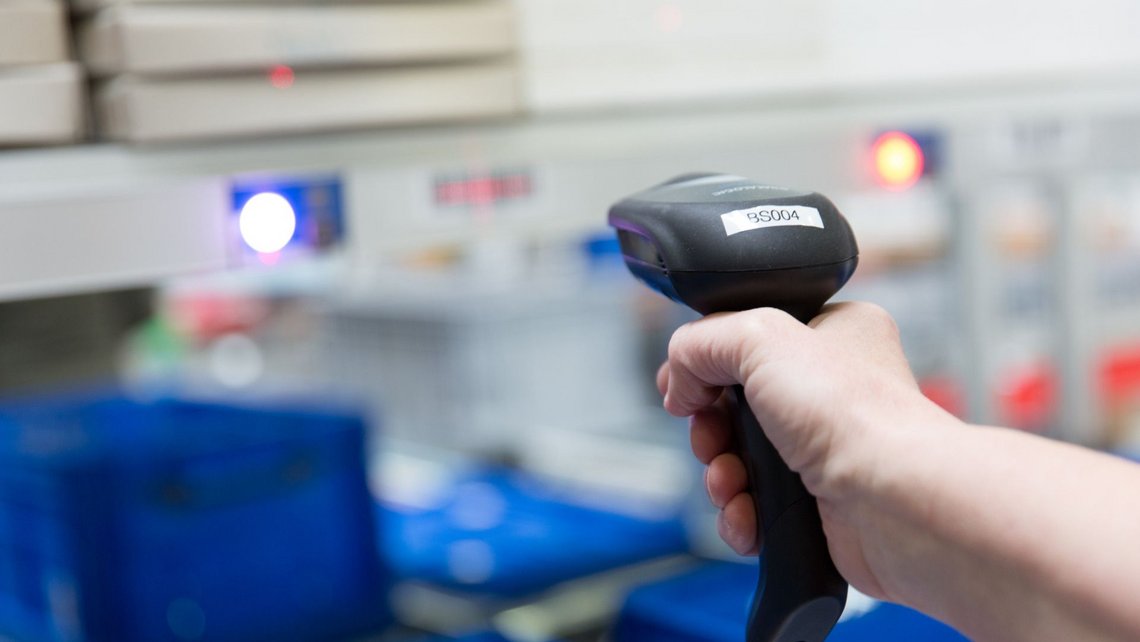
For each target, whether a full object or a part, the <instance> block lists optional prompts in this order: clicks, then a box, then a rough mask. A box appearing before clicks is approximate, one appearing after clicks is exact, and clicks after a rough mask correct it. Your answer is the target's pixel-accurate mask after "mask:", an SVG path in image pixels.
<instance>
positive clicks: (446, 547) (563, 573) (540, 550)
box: [379, 469, 688, 600]
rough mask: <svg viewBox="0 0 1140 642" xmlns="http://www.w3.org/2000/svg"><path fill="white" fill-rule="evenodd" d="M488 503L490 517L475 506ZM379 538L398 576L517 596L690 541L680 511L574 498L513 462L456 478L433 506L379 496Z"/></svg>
mask: <svg viewBox="0 0 1140 642" xmlns="http://www.w3.org/2000/svg"><path fill="white" fill-rule="evenodd" d="M473 500H474V503H478V502H482V503H484V504H488V505H490V507H489V508H486V510H489V511H492V512H494V513H495V515H494V519H493V520H490V521H489V522H488V523H482V524H475V523H472V522H473V521H474V522H478V521H480V520H482V519H483V518H482V517H479V518H477V519H474V520H472V519H471V518H470V517H469V516H470V514H471V511H473V510H475V511H477V510H479V509H480V507H479V506H470V505H465V502H467V503H472V502H473ZM379 510H380V512H381V514H382V516H381V519H380V521H381V522H382V523H383V528H384V530H383V535H384V538H383V541H382V542H381V548H382V549H383V550H384V551H385V555H386V556H387V558H388V559H389V560H390V564H391V566H392V568H393V570H394V572H395V573H396V575H398V576H399V577H400V578H402V579H411V580H417V581H420V582H424V583H426V584H430V585H433V586H436V587H439V588H443V589H446V590H448V591H451V592H455V593H460V594H470V595H477V596H480V597H490V598H499V599H506V600H510V599H517V598H522V597H525V596H527V595H531V594H534V593H538V592H541V591H544V590H546V589H548V588H551V587H553V586H555V585H556V584H559V583H562V582H566V581H569V580H573V579H577V578H581V577H585V576H588V575H592V574H594V573H600V572H603V571H608V570H613V569H616V568H620V567H623V566H628V565H631V564H636V563H639V562H644V561H648V560H652V559H655V558H660V557H664V556H668V555H677V554H681V553H684V552H686V551H687V550H688V542H687V539H686V536H685V529H684V525H683V522H682V519H681V514H680V507H678V510H677V512H675V513H668V514H663V515H661V516H659V517H658V518H647V517H644V516H633V515H626V514H621V513H618V512H611V511H606V510H601V509H598V508H594V507H590V506H585V505H581V504H579V503H575V502H573V501H572V500H571V499H570V498H569V497H567V496H566V494H565V493H563V492H561V491H560V490H559V489H557V488H555V487H553V486H551V485H549V484H546V483H544V482H542V481H540V480H538V479H536V478H534V477H532V476H529V475H526V474H523V473H520V472H516V471H510V470H499V469H496V470H487V471H481V472H476V473H472V474H470V475H467V476H465V477H463V478H461V479H460V480H458V481H457V482H456V484H455V486H454V487H453V489H452V492H451V494H450V496H449V497H447V498H446V499H445V500H444V501H443V503H442V505H440V506H438V507H434V508H432V509H431V510H401V509H397V508H395V507H390V506H389V507H384V506H381V508H380V509H379Z"/></svg>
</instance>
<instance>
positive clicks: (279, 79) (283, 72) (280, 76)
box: [267, 65, 296, 89]
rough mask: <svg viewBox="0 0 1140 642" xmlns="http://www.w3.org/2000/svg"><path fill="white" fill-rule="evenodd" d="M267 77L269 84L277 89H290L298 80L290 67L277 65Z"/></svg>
mask: <svg viewBox="0 0 1140 642" xmlns="http://www.w3.org/2000/svg"><path fill="white" fill-rule="evenodd" d="M267 75H268V77H269V84H270V85H273V87H274V88H275V89H289V88H290V87H292V86H293V81H294V80H295V79H296V75H295V74H294V73H293V68H292V67H290V66H289V65H275V66H274V67H273V68H272V69H270V70H269V73H268V74H267Z"/></svg>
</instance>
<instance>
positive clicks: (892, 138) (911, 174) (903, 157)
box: [871, 131, 926, 190]
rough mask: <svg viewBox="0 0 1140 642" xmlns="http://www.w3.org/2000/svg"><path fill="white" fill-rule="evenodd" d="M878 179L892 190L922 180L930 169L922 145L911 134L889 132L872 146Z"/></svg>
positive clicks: (902, 188) (872, 155) (900, 188)
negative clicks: (926, 169)
mask: <svg viewBox="0 0 1140 642" xmlns="http://www.w3.org/2000/svg"><path fill="white" fill-rule="evenodd" d="M871 158H872V160H873V161H874V169H875V178H876V179H878V181H879V183H880V184H881V185H882V186H883V187H886V188H887V189H890V190H904V189H907V188H908V187H911V186H912V185H914V184H915V183H917V182H918V179H919V178H920V177H921V176H922V172H923V170H924V169H925V168H926V155H925V154H924V153H923V151H922V147H921V146H919V144H918V143H917V142H916V141H915V140H914V138H912V137H911V136H910V135H909V134H906V133H904V132H900V131H891V132H886V133H884V134H882V135H881V136H879V137H878V138H876V139H875V142H874V144H872V145H871Z"/></svg>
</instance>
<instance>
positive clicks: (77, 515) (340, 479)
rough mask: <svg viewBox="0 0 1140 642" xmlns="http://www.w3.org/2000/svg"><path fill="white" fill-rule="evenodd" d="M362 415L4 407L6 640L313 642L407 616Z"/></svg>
mask: <svg viewBox="0 0 1140 642" xmlns="http://www.w3.org/2000/svg"><path fill="white" fill-rule="evenodd" d="M363 435H364V431H363V426H362V423H361V421H360V420H359V419H358V418H356V417H354V416H351V415H347V414H336V413H332V412H327V413H326V412H317V411H307V410H269V409H258V408H241V407H231V406H226V405H214V404H209V403H194V402H181V401H174V400H164V401H158V402H153V403H137V402H133V401H129V400H126V399H122V398H114V397H112V398H103V399H99V400H86V401H76V400H70V401H66V402H64V401H59V402H42V401H41V402H39V403H35V404H32V403H25V404H20V405H14V404H9V405H8V406H7V407H4V408H0V632H2V633H4V634H7V635H9V636H11V637H13V638H15V639H18V640H29V641H37V642H38V641H48V640H51V641H71V640H90V641H92V642H136V641H137V642H144V641H145V642H157V641H164V640H171V641H183V640H214V641H229V640H235V641H236V640H241V641H243V642H247V641H254V640H274V641H292V640H313V639H330V638H335V637H338V636H344V635H354V634H357V633H361V632H365V631H371V630H375V629H377V628H379V627H381V626H382V625H384V624H385V623H387V622H388V621H390V619H391V618H390V612H389V610H388V606H387V592H388V579H387V576H386V573H385V572H384V570H383V568H382V566H381V563H380V559H379V556H378V554H377V552H376V550H375V537H376V535H375V533H376V526H375V524H374V521H373V520H374V515H373V511H372V508H371V507H372V502H371V498H370V496H369V493H368V489H367V484H366V480H365V469H364V462H363Z"/></svg>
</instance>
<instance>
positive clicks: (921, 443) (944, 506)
mask: <svg viewBox="0 0 1140 642" xmlns="http://www.w3.org/2000/svg"><path fill="white" fill-rule="evenodd" d="M657 383H658V387H659V388H660V390H661V393H662V394H663V395H664V398H665V408H666V410H668V411H669V412H670V413H672V414H674V415H677V416H688V417H691V420H690V425H691V438H692V448H693V453H694V454H695V455H696V456H697V458H698V459H700V460H701V461H702V462H704V463H705V464H707V465H708V469H707V473H706V485H707V487H708V493H709V498H710V500H711V501H712V503H713V504H714V505H715V506H717V507H718V508H720V513H719V515H718V518H717V527H718V530H719V532H720V535H721V537H722V538H723V539H724V540H725V542H727V543H728V544H729V545H730V546H731V547H732V548H733V549H735V550H736V551H737V552H738V553H740V554H742V555H747V554H752V555H755V554H756V553H757V551H758V550H759V548H760V546H762V542H759V541H757V529H756V514H755V511H754V510H753V507H752V502H751V497H750V496H749V495H748V494H747V479H746V475H745V472H744V466H743V463H742V462H741V460H740V459H739V457H737V456H736V455H735V454H733V453H732V452H731V427H730V424H729V420H728V416H727V415H726V414H725V410H724V400H723V398H722V392H723V388H724V387H725V386H730V385H733V384H737V383H742V384H743V385H744V387H745V391H746V394H747V397H748V401H749V405H750V406H751V407H752V410H753V412H754V413H755V414H756V417H757V419H758V420H759V421H760V424H761V425H762V426H763V427H764V431H765V433H766V434H767V435H768V437H769V439H771V441H772V443H773V444H774V445H775V446H776V449H777V450H778V451H779V452H780V454H781V455H782V456H783V458H784V460H785V461H786V462H787V463H788V465H789V466H790V467H791V468H792V470H795V471H797V472H799V473H800V474H801V475H802V477H803V480H804V484H805V485H806V486H807V489H808V490H809V491H810V492H811V493H812V494H813V495H814V496H815V497H816V498H817V500H818V502H819V509H820V516H821V518H822V521H823V528H824V533H825V534H826V536H827V541H828V548H829V549H830V551H831V556H832V559H834V560H835V563H836V566H837V567H838V568H839V571H840V572H841V573H842V574H843V576H844V577H845V578H847V580H848V581H849V582H851V584H852V585H853V586H854V587H855V588H857V589H859V590H860V591H862V592H864V593H866V594H868V595H871V596H873V597H876V598H879V599H885V600H889V601H892V602H898V603H901V604H905V605H908V606H911V607H913V608H916V609H918V610H920V611H923V612H926V613H928V614H930V615H933V616H934V617H937V618H938V619H940V620H942V621H944V622H947V623H948V624H950V625H952V626H954V627H955V628H957V629H958V630H959V631H961V632H962V633H963V634H965V635H967V636H969V637H970V638H971V639H973V640H979V641H982V642H986V641H990V640H992V641H995V642H1011V641H1018V640H1025V641H1027V642H1028V641H1033V642H1038V641H1041V640H1064V641H1066V642H1071V641H1075V640H1080V641H1090V640H1140V466H1137V465H1135V464H1133V463H1130V462H1126V461H1124V460H1121V459H1118V458H1115V457H1112V456H1109V455H1106V454H1102V453H1098V452H1094V451H1092V450H1087V449H1083V448H1079V447H1077V446H1072V445H1068V444H1063V443H1060V442H1056V441H1052V440H1048V439H1045V438H1042V437H1036V436H1032V435H1028V434H1024V433H1019V432H1015V431H1012V430H1007V429H1002V428H993V427H983V426H975V425H970V424H967V423H965V422H962V421H960V420H958V419H956V418H955V417H953V416H952V415H950V414H948V413H946V412H945V411H943V410H942V409H941V408H939V407H938V406H936V405H935V404H933V403H932V402H930V401H928V400H927V399H926V398H925V397H924V396H923V395H922V394H921V392H919V389H918V385H917V384H916V383H915V379H914V376H913V374H912V373H911V371H910V368H909V366H908V364H907V361H906V358H905V356H904V355H903V351H902V348H901V346H900V344H899V340H898V330H897V327H896V326H895V323H894V321H893V320H892V319H891V318H890V316H889V315H887V313H886V312H884V311H883V310H882V309H881V308H879V307H877V306H874V305H870V304H865V303H842V304H838V305H832V306H828V307H826V308H825V309H824V311H823V312H822V313H821V314H820V315H819V316H818V317H816V319H815V320H813V321H812V322H811V323H810V324H809V325H808V326H804V325H802V324H800V323H798V322H797V321H795V320H794V319H793V318H791V317H790V316H788V315H786V314H784V313H782V312H779V311H776V310H772V309H761V310H751V311H747V312H737V313H726V314H716V315H711V316H709V317H706V318H704V319H701V320H699V321H696V322H693V323H690V324H687V325H686V326H683V327H682V328H681V329H679V330H678V331H677V333H676V334H675V335H674V336H673V339H672V341H671V342H670V345H669V359H668V361H667V362H666V363H665V364H664V365H663V366H662V367H661V370H660V371H659V372H658V376H657Z"/></svg>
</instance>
